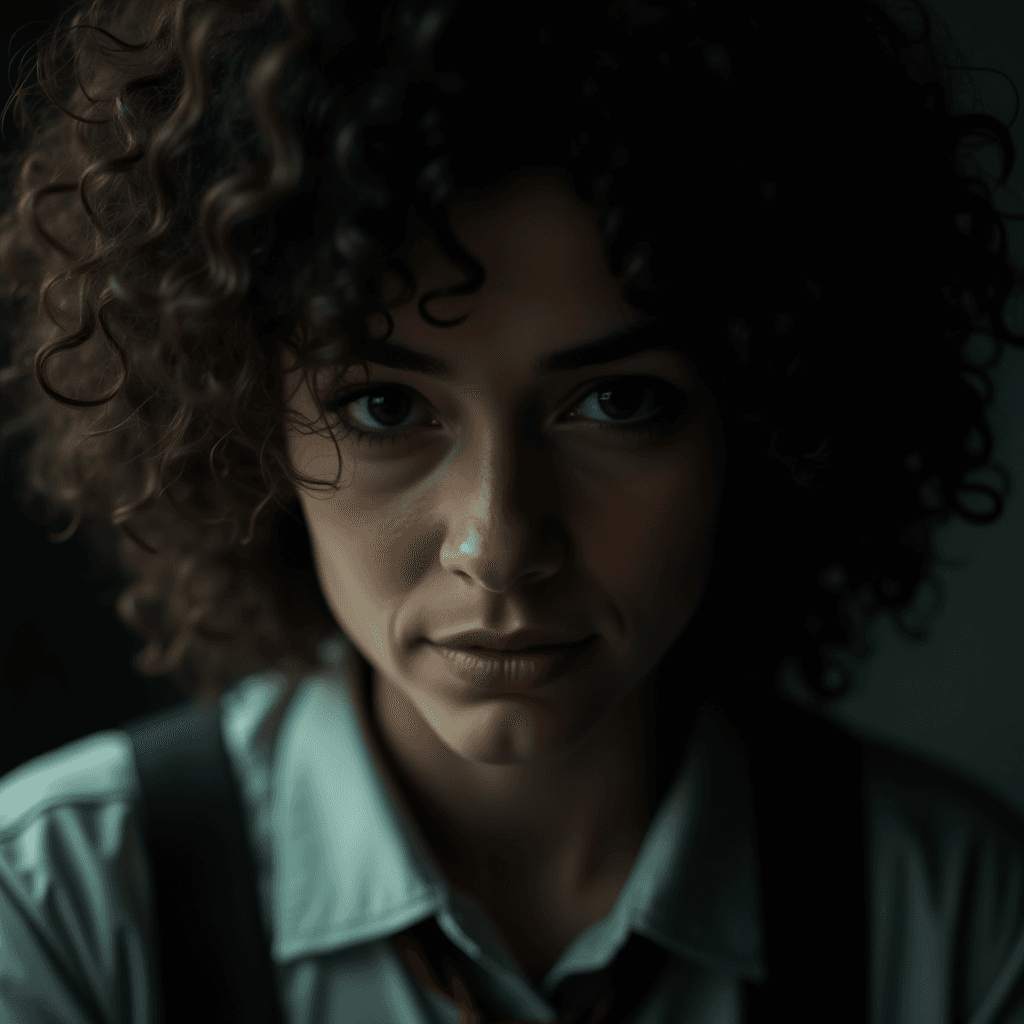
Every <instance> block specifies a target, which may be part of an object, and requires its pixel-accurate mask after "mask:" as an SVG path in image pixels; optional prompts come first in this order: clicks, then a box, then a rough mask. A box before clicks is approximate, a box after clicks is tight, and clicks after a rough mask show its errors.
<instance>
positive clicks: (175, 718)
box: [125, 702, 283, 1024]
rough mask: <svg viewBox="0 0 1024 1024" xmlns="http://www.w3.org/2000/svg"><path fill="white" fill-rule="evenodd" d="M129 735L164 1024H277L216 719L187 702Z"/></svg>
mask: <svg viewBox="0 0 1024 1024" xmlns="http://www.w3.org/2000/svg"><path fill="white" fill-rule="evenodd" d="M125 728H126V731H127V732H128V735H129V737H130V738H131V741H132V744H133V746H134V748H135V760H136V766H137V768H138V773H139V778H140V780H141V784H142V794H143V799H142V803H143V808H142V810H143V815H144V818H143V820H144V822H145V824H144V828H145V829H146V847H147V850H148V853H149V863H150V872H151V878H152V883H153V895H154V901H155V907H154V910H155V918H156V925H155V928H154V936H155V938H156V956H155V962H156V963H157V965H158V968H159V975H160V977H159V978H158V979H154V983H155V984H158V985H159V992H158V995H157V999H158V1005H159V1006H160V1007H162V1010H163V1015H162V1020H163V1024H192V1022H205V1021H209V1022H210V1024H213V1022H217V1024H222V1022H224V1024H226V1022H238V1024H281V1022H282V1020H283V1017H282V1015H281V1012H280V1009H279V1007H278V1004H277V993H276V990H275V986H274V973H273V966H272V962H271V959H270V950H269V942H268V936H267V933H266V931H265V929H264V925H263V921H262V915H261V913H260V910H259V903H258V898H257V893H256V878H255V869H254V866H253V863H252V855H251V852H250V849H251V848H250V845H249V841H248V836H247V833H246V829H245V823H244V819H243V817H242V809H241V803H240V799H239V796H238V793H237V790H236V786H235V780H234V777H233V775H232V773H231V768H230V765H229V763H228V760H227V754H226V753H225V751H224V747H223V743H222V739H221V733H220V718H219V716H218V715H217V714H215V713H213V712H208V711H204V710H203V709H201V708H200V707H199V706H198V705H197V704H194V703H192V702H189V703H187V704H184V705H181V706H177V707H174V708H172V709H171V710H170V711H166V712H161V713H160V714H158V715H154V716H151V717H148V718H144V719H141V720H138V721H136V722H132V723H129V724H128V725H127V726H126V727H125Z"/></svg>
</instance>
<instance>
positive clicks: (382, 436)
mask: <svg viewBox="0 0 1024 1024" xmlns="http://www.w3.org/2000/svg"><path fill="white" fill-rule="evenodd" d="M418 397H419V396H418V395H417V394H416V393H415V392H414V391H411V390H409V389H408V388H405V387H402V386H401V385H398V384H377V385H375V386H372V387H364V388H358V389H356V390H354V391H347V392H345V393H344V394H341V395H338V396H337V397H336V398H334V399H333V400H332V401H331V402H330V403H329V404H328V406H327V408H328V409H329V410H330V411H332V412H335V413H336V414H337V415H338V418H339V419H340V420H341V422H342V423H343V424H344V426H346V427H347V428H348V429H349V430H350V431H352V433H354V434H355V435H356V436H357V437H358V438H359V439H360V440H372V441H381V442H383V441H385V440H397V439H398V437H399V436H401V435H402V434H403V433H404V432H405V431H406V430H408V429H410V428H412V427H415V426H424V425H427V424H430V423H432V422H433V419H432V418H431V417H430V415H429V414H428V413H426V412H425V410H423V409H422V408H421V407H420V406H418V405H417V402H416V399H417V398H418ZM417 414H418V419H417Z"/></svg>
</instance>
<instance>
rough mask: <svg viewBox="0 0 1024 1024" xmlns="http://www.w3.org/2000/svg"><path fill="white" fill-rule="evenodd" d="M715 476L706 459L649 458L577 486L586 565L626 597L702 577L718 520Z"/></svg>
mask: <svg viewBox="0 0 1024 1024" xmlns="http://www.w3.org/2000/svg"><path fill="white" fill-rule="evenodd" d="M713 499H714V489H713V481H712V479H711V477H710V474H709V473H708V472H707V467H706V464H705V463H704V461H703V460H700V459H685V458H684V459H679V460H671V461H669V462H666V463H665V464H662V465H658V464H653V465H648V466H646V467H644V468H643V469H642V470H640V471H637V472H634V473H633V474H630V475H629V476H627V477H622V476H620V477H618V478H617V479H616V480H615V481H614V483H613V482H612V481H610V480H609V481H607V482H606V484H605V485H604V486H595V485H594V484H593V483H591V485H590V486H588V487H586V488H584V489H581V490H580V492H579V493H578V502H577V508H578V509H579V510H580V514H579V515H577V516H576V521H575V531H574V532H575V535H576V541H577V545H578V550H579V551H580V554H581V558H582V560H583V561H584V563H585V564H584V568H585V570H586V571H587V573H588V574H589V575H590V576H591V577H592V578H594V579H597V580H599V581H600V582H601V584H602V586H603V587H605V588H607V590H608V592H609V594H613V595H614V596H615V598H616V599H617V600H619V601H621V602H623V603H624V604H626V605H628V606H632V607H642V606H644V605H647V604H649V603H651V602H655V601H657V602H661V601H664V600H665V599H666V597H667V596H668V595H669V594H670V593H674V592H678V591H679V589H680V586H682V587H683V588H684V589H686V590H690V589H691V588H692V587H693V586H699V585H700V583H702V582H703V581H702V580H701V576H702V574H703V566H704V564H705V555H706V551H707V547H708V544H709V543H710V538H711V530H712V525H713V522H714V500H713Z"/></svg>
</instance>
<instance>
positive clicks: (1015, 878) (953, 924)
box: [866, 748, 1024, 1024]
mask: <svg viewBox="0 0 1024 1024" xmlns="http://www.w3.org/2000/svg"><path fill="white" fill-rule="evenodd" d="M866 782H867V787H866V799H867V812H868V815H867V817H868V849H869V864H870V869H869V872H870V877H871V886H870V907H869V925H870V929H871V931H870V934H871V948H872V965H871V970H872V973H873V978H872V985H871V989H872V1003H873V1006H872V1012H871V1020H872V1021H875V1022H890V1021H892V1022H902V1021H964V1022H966V1024H1024V819H1022V818H1021V817H1020V816H1019V815H1017V814H1016V812H1014V811H1012V810H1010V809H1009V808H1006V807H1004V806H1002V805H1001V804H1000V803H999V802H998V801H997V800H995V799H994V798H992V797H990V796H989V795H988V794H986V793H984V792H983V791H982V790H981V789H980V788H979V787H976V786H974V785H973V784H971V783H969V782H967V781H965V780H963V779H960V778H958V777H956V776H955V775H953V774H952V773H947V772H945V771H944V770H942V769H939V768H935V767H933V766H930V765H926V764H924V763H923V762H920V761H918V760H916V759H915V758H912V757H909V756H907V755H903V754H897V753H895V752H893V751H887V750H881V749H873V748H869V753H868V759H867V773H866Z"/></svg>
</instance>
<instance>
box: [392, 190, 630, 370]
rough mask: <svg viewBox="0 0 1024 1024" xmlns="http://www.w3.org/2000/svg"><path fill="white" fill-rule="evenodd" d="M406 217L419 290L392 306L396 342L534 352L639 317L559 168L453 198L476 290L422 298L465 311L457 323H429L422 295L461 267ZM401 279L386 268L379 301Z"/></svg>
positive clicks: (431, 308) (434, 309) (437, 350)
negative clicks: (477, 273)
mask: <svg viewBox="0 0 1024 1024" xmlns="http://www.w3.org/2000/svg"><path fill="white" fill-rule="evenodd" d="M410 224H411V226H410V238H409V241H408V243H407V245H406V247H405V248H404V250H403V252H402V254H401V255H402V256H403V258H404V259H405V261H406V263H407V264H408V266H409V268H410V270H411V271H412V273H413V277H414V280H415V283H416V293H415V296H414V297H413V298H411V299H406V300H405V301H403V302H401V304H400V305H394V306H390V313H391V316H392V319H393V321H394V333H393V335H392V338H393V340H395V341H397V342H404V343H407V344H409V345H410V346H413V347H416V348H418V349H421V350H423V351H426V352H430V353H434V354H438V355H442V356H443V357H445V358H447V357H448V356H451V357H452V358H455V357H456V354H457V353H459V352H462V353H465V354H468V353H469V352H472V351H474V350H475V351H477V352H480V351H481V349H482V348H494V349H495V350H497V351H502V352H512V351H515V352H517V353H519V354H520V355H522V356H524V357H527V358H530V359H532V358H534V357H536V356H538V355H540V354H542V353H546V352H548V351H557V350H559V349H561V348H564V347H565V346H566V344H567V343H572V342H575V341H578V340H579V339H583V338H595V337H600V336H603V335H605V334H608V333H609V332H610V331H613V330H616V329H619V328H622V327H625V326H627V325H629V324H631V323H633V322H634V321H635V320H636V319H637V318H638V314H637V312H636V311H635V310H634V309H633V308H632V307H631V306H630V305H629V304H628V303H627V302H626V300H625V298H624V297H623V294H622V288H621V285H620V283H619V282H618V281H616V280H615V278H614V277H613V276H612V274H611V271H610V269H609V267H608V264H607V259H606V256H605V246H604V238H603V236H602V234H601V232H600V230H599V229H598V226H597V221H596V217H595V215H594V213H593V211H592V210H591V209H590V208H589V207H588V206H587V205H586V204H585V203H583V202H582V201H581V200H580V199H579V198H578V197H576V196H575V195H574V194H573V192H572V190H571V189H570V188H569V187H568V185H566V184H565V183H564V182H563V181H561V180H560V179H558V178H557V177H553V176H551V177H548V176H531V177H530V178H526V179H523V180H520V181H518V182H516V183H515V184H514V185H512V186H510V187H508V188H506V189H503V190H502V191H500V192H497V193H493V194H490V195H487V196H484V197H480V198H476V199H472V200H464V201H461V202H457V203H455V204H453V207H452V210H451V224H452V230H453V232H454V234H455V237H456V238H457V239H458V241H459V243H460V244H461V245H462V246H464V247H465V248H466V249H467V250H468V251H469V252H470V253H471V255H472V256H473V257H475V258H476V259H477V260H478V261H479V262H480V263H481V264H482V265H483V268H484V274H485V279H484V283H483V285H482V287H481V288H480V289H479V290H478V291H477V292H474V293H472V294H470V295H458V296H445V297H438V298H434V299H431V300H429V301H428V303H427V305H426V310H427V312H428V313H429V314H430V315H431V316H432V317H435V318H437V319H440V320H454V319H457V318H459V317H463V316H465V318H466V319H465V320H464V321H463V322H462V323H461V324H459V325H458V326H455V327H444V328H442V327H435V326H433V325H431V324H430V323H429V322H427V321H426V320H424V318H423V317H422V316H421V315H420V312H419V308H418V303H419V300H420V299H421V298H422V297H423V295H425V294H426V293H428V292H430V291H434V290H436V289H438V288H445V287H449V286H452V285H456V284H461V283H462V282H463V281H464V280H465V274H464V273H463V271H461V270H460V269H459V268H458V267H456V266H455V265H454V264H453V263H452V262H450V261H449V260H448V259H447V257H445V255H444V254H443V253H442V252H441V251H440V249H439V248H438V247H437V245H436V243H435V242H434V241H433V239H432V237H431V236H430V234H429V232H427V231H426V230H425V229H424V228H423V226H422V225H419V224H417V223H416V221H414V220H413V221H411V222H410ZM400 289H401V281H400V278H397V275H396V276H395V278H386V279H385V282H384V288H383V298H384V301H385V303H388V304H389V305H390V302H389V300H392V299H393V297H394V296H395V295H397V294H399V293H400ZM378 329H379V325H378Z"/></svg>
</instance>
